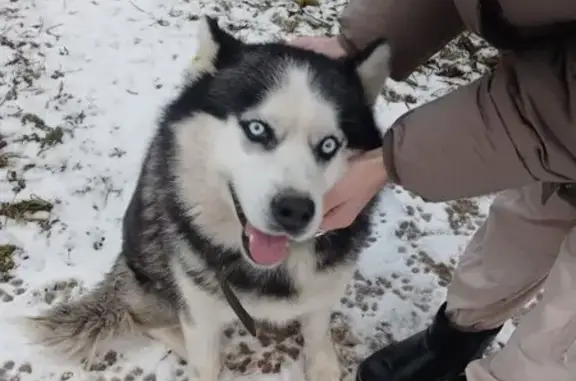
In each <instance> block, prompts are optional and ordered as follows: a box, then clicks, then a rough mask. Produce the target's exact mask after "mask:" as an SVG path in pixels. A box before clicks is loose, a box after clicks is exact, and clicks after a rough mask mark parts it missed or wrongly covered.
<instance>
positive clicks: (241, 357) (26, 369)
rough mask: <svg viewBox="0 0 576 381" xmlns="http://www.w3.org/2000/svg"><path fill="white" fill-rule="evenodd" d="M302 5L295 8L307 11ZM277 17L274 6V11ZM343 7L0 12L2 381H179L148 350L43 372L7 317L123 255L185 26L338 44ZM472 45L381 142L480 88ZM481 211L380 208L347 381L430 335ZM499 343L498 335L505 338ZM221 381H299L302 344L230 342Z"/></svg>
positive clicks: (418, 81) (486, 61) (393, 93)
mask: <svg viewBox="0 0 576 381" xmlns="http://www.w3.org/2000/svg"><path fill="white" fill-rule="evenodd" d="M302 3H305V4H311V5H309V6H306V7H304V8H302V7H301V4H302ZM272 4H273V5H272ZM344 5H345V1H342V0H338V1H329V0H323V1H322V0H321V2H320V4H317V3H316V2H315V1H310V0H309V1H300V2H295V1H292V0H290V1H284V2H283V1H275V0H274V1H273V0H267V1H259V0H242V1H239V0H237V1H223V0H222V1H210V0H162V1H159V0H92V1H87V0H0V178H1V180H0V202H2V203H1V204H0V380H1V381H8V380H10V381H12V380H14V381H17V380H41V379H47V380H62V381H64V380H88V379H96V380H114V381H120V380H124V381H133V380H136V379H142V380H146V381H153V380H155V379H161V380H181V379H184V378H185V377H186V375H185V374H184V368H183V366H182V364H181V362H180V361H179V359H178V358H177V357H176V356H175V355H173V354H171V353H170V352H169V351H168V350H167V349H166V348H165V347H163V346H162V345H161V344H158V343H155V342H152V341H150V340H148V339H145V338H141V339H134V340H131V341H130V342H127V343H120V344H118V345H117V346H115V347H114V348H111V349H110V351H109V352H104V353H102V356H101V361H100V362H99V363H98V364H96V365H94V366H92V368H91V369H89V370H85V369H83V367H82V366H81V364H75V363H64V362H61V361H55V360H54V359H49V358H47V357H45V356H44V354H42V353H41V352H40V351H39V349H38V348H34V347H31V346H29V345H27V344H26V342H25V341H24V339H23V338H22V336H21V335H20V334H19V333H18V332H17V331H16V330H14V328H13V327H12V326H10V324H8V322H7V321H3V320H2V317H7V316H13V315H15V314H32V313H34V312H36V311H38V310H40V309H42V308H46V307H48V306H49V305H51V304H53V303H56V302H58V301H59V300H62V299H63V298H68V297H74V296H77V295H79V294H80V293H82V292H83V291H84V290H86V288H89V287H90V286H91V285H92V284H94V282H96V281H98V280H99V279H100V277H101V276H102V274H103V273H104V272H105V271H106V270H107V269H108V268H109V266H110V264H111V262H112V260H113V259H114V257H115V256H116V254H117V252H118V249H119V247H120V227H121V225H120V219H121V217H122V214H123V211H124V208H125V206H126V204H127V202H128V199H129V197H130V194H131V191H132V189H133V187H134V185H135V180H136V175H137V172H138V170H139V165H140V161H141V158H142V155H143V150H144V148H145V146H146V144H147V139H148V137H149V136H150V134H151V132H152V131H153V128H154V122H155V119H156V117H157V116H158V112H159V108H160V107H161V106H162V105H163V104H164V103H165V102H166V101H167V100H168V99H169V97H170V96H172V95H173V94H174V89H175V87H176V86H177V85H178V83H179V81H180V75H181V73H182V71H183V69H184V68H185V66H186V65H188V64H189V62H190V61H189V60H190V59H191V57H192V56H193V55H194V51H195V43H196V41H195V25H194V20H195V19H197V17H198V16H199V15H201V14H209V15H212V16H215V17H218V18H219V20H220V22H221V23H222V25H223V26H224V27H226V28H227V29H228V30H231V31H233V32H234V33H235V34H237V35H238V36H241V37H242V38H245V39H246V40H248V41H256V40H270V39H278V38H284V37H287V36H292V35H294V34H333V33H335V32H336V31H337V16H338V12H339V11H340V10H341V8H342V7H343V6H344ZM490 54H491V51H490V49H488V48H486V47H485V46H484V45H482V42H481V41H479V40H476V39H474V38H471V37H466V36H464V37H462V38H461V39H459V40H458V41H456V42H455V43H453V44H452V45H451V46H450V47H448V48H447V49H445V50H444V51H443V52H441V53H440V54H439V55H438V56H437V57H435V59H434V60H431V61H430V62H428V63H427V64H426V65H424V66H423V67H422V68H421V70H420V71H419V72H418V73H416V74H414V75H413V76H412V77H411V78H410V79H409V80H408V81H406V82H404V83H392V82H391V83H390V87H389V88H388V89H386V90H385V91H384V93H383V95H384V96H383V97H382V98H381V99H380V100H379V103H378V105H377V110H376V111H377V113H378V119H379V121H380V122H381V124H382V126H383V127H387V126H388V125H390V123H391V122H392V121H393V120H394V119H395V118H397V117H398V116H399V115H401V114H402V113H403V112H405V111H406V110H408V109H410V108H412V107H414V106H415V105H417V104H419V103H422V102H424V101H426V100H430V99H432V98H434V97H436V96H438V95H440V94H442V93H444V92H446V91H449V90H450V89H451V88H453V87H454V86H456V85H458V84H462V83H466V82H468V81H470V80H471V79H473V78H475V77H477V76H478V75H479V73H481V72H482V71H483V70H486V67H487V65H490V64H491V62H492V58H490ZM488 202H489V198H484V199H480V200H463V201H458V202H452V203H447V204H426V203H424V202H422V200H420V199H419V198H417V197H415V196H412V195H411V194H409V193H407V192H405V191H403V190H401V189H399V188H389V189H386V190H385V191H384V193H383V197H382V202H381V206H380V213H379V214H378V215H376V216H375V218H376V220H377V222H378V227H377V229H376V230H377V233H378V234H377V236H375V237H374V239H373V242H372V245H371V246H370V247H368V248H366V251H365V252H364V253H363V255H362V259H361V263H360V266H359V271H358V273H357V275H356V277H355V279H354V281H353V282H352V283H351V284H350V287H349V290H348V292H347V293H346V295H342V300H341V303H340V304H339V305H336V306H334V316H333V336H334V339H335V341H336V342H337V347H338V352H339V353H340V355H341V359H342V364H343V366H344V368H346V369H347V370H353V369H354V366H355V365H356V364H357V363H358V361H359V360H360V359H362V358H363V357H364V356H366V355H367V354H368V353H369V352H370V351H371V350H373V349H375V348H377V347H379V346H382V345H384V344H386V343H389V342H391V341H394V340H398V339H401V338H403V337H405V336H407V335H409V334H411V333H413V332H415V331H416V330H419V329H421V328H423V327H425V325H426V324H427V322H428V321H429V320H430V318H431V317H432V316H433V314H434V312H435V310H436V308H437V307H438V306H439V305H440V303H441V302H442V301H443V298H444V296H445V285H446V284H447V283H448V282H449V281H450V277H451V271H452V270H453V267H454V264H455V263H456V261H457V256H458V254H459V253H460V252H461V250H462V248H463V247H464V245H465V243H466V241H467V240H468V239H469V237H470V234H471V233H473V231H474V230H475V229H476V228H477V227H478V225H479V224H480V223H481V222H482V221H483V220H484V218H485V216H486V211H487V206H488ZM508 333H509V330H508V332H505V333H504V334H503V336H502V337H503V339H505V338H506V336H507V334H508ZM225 338H226V339H227V344H226V349H225V352H226V365H227V368H228V370H227V371H226V372H225V373H224V374H223V379H224V378H226V377H231V376H235V377H240V376H241V375H243V376H244V377H256V378H258V379H259V380H264V379H270V380H272V379H286V380H287V379H294V380H296V379H300V377H301V374H300V373H299V372H300V371H299V369H300V363H299V360H298V353H299V346H300V344H301V338H300V337H298V335H297V330H295V329H293V327H289V328H288V329H287V330H285V331H283V332H275V333H271V334H270V336H269V337H263V338H262V339H261V340H260V342H257V341H256V340H253V339H251V338H249V337H248V336H247V335H246V333H245V332H243V331H242V330H241V329H239V328H238V327H231V328H230V329H229V330H228V331H227V332H226V334H225Z"/></svg>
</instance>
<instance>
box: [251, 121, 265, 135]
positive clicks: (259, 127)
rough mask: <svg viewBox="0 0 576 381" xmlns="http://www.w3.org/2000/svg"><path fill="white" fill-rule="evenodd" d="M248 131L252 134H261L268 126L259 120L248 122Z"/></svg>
mask: <svg viewBox="0 0 576 381" xmlns="http://www.w3.org/2000/svg"><path fill="white" fill-rule="evenodd" d="M248 132H250V134H251V135H252V136H261V135H262V134H265V133H266V126H264V124H262V123H261V122H257V121H252V122H248Z"/></svg>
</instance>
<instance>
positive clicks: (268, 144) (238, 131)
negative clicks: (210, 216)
mask: <svg viewBox="0 0 576 381" xmlns="http://www.w3.org/2000/svg"><path fill="white" fill-rule="evenodd" d="M389 57H390V47H389V46H388V45H387V44H386V43H385V42H383V41H378V42H375V43H373V44H372V45H370V46H369V47H368V48H366V49H365V50H364V51H362V52H360V53H359V54H358V55H356V56H355V57H347V58H342V59H331V58H328V57H326V56H324V55H321V54H317V53H313V52H310V51H306V50H303V49H300V48H296V47H292V46H288V45H285V44H282V43H266V44H247V43H244V42H242V41H240V40H238V39H236V38H235V37H233V36H231V35H230V34H228V33H226V32H225V31H223V30H222V29H221V28H219V26H218V24H217V22H216V21H214V20H212V19H210V18H204V19H202V20H200V25H199V48H198V51H197V55H196V57H195V59H194V65H193V66H194V67H193V71H191V72H190V78H191V83H192V85H191V86H201V87H203V89H204V92H205V96H204V97H203V98H202V99H201V100H198V99H196V100H195V101H199V102H201V103H202V105H201V106H200V108H201V110H202V111H203V112H204V113H206V114H209V115H210V117H211V120H212V121H211V124H214V125H215V126H214V134H213V135H212V136H213V138H212V140H213V141H215V142H216V145H215V147H214V148H213V149H212V150H211V151H212V155H213V156H212V158H211V160H212V162H213V165H214V168H215V170H216V171H217V172H219V173H220V175H221V176H222V178H223V179H225V181H226V183H227V192H228V198H229V200H230V201H231V205H233V206H234V208H235V212H236V216H235V217H238V219H239V221H240V222H241V223H242V225H243V227H244V229H243V231H244V238H245V240H244V243H245V245H244V247H245V249H246V252H247V254H248V255H249V256H250V258H251V259H252V260H253V261H254V262H255V263H256V264H260V265H264V266H267V265H274V264H276V263H278V262H280V259H283V257H282V255H283V254H282V253H284V252H286V251H287V250H288V247H287V246H288V245H289V243H290V242H291V241H295V242H301V241H306V240H309V239H311V238H313V237H314V236H315V234H316V233H317V231H318V228H319V225H320V223H321V220H322V211H323V205H322V199H323V196H324V194H325V193H326V192H327V191H328V190H329V189H330V188H331V187H332V186H333V185H334V184H335V183H336V182H337V181H338V180H339V179H340V178H341V177H342V176H343V174H344V173H345V172H346V169H347V163H348V159H349V157H350V155H352V154H353V153H355V152H357V151H366V150H370V149H375V148H377V147H379V146H380V145H381V140H380V139H381V136H380V131H379V130H378V128H377V125H376V123H375V120H374V118H373V112H372V105H373V102H374V100H375V99H376V96H377V95H378V93H379V91H380V89H381V87H382V85H383V83H384V81H385V80H386V78H387V76H388V65H389Z"/></svg>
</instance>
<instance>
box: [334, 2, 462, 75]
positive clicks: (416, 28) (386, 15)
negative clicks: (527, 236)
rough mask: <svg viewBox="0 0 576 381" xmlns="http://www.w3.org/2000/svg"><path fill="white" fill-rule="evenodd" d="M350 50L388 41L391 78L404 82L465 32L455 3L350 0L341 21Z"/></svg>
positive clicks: (344, 41)
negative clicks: (374, 42)
mask: <svg viewBox="0 0 576 381" xmlns="http://www.w3.org/2000/svg"><path fill="white" fill-rule="evenodd" d="M340 29H341V35H340V40H341V41H342V42H343V43H344V46H345V47H347V48H348V49H349V50H352V51H354V50H357V49H362V48H363V47H365V46H366V45H367V44H369V43H370V42H372V41H373V40H375V39H377V38H382V37H384V38H386V39H387V40H388V41H389V42H390V45H391V46H392V49H393V61H392V64H391V68H392V72H391V78H392V79H394V80H397V81H399V80H403V79H404V78H406V77H407V76H408V75H410V74H411V73H412V72H413V71H414V70H415V69H416V68H417V67H418V66H419V65H420V64H422V63H423V62H424V61H426V60H427V59H428V58H430V57H431V56H432V55H434V54H435V53H436V52H437V51H438V50H440V49H441V48H442V47H443V46H444V45H446V44H447V43H448V42H449V41H450V40H451V39H453V38H454V37H456V35H458V34H459V33H460V32H462V31H463V30H464V25H463V23H462V21H461V19H460V16H459V14H458V12H457V10H456V8H455V6H454V2H453V0H350V2H349V3H348V6H347V8H346V9H345V10H344V12H343V13H342V16H341V19H340Z"/></svg>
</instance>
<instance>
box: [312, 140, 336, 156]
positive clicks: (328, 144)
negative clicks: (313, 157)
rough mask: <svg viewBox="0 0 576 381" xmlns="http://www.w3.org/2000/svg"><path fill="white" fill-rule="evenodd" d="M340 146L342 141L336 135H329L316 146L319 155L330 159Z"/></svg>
mask: <svg viewBox="0 0 576 381" xmlns="http://www.w3.org/2000/svg"><path fill="white" fill-rule="evenodd" d="M339 148H340V141H339V140H338V139H336V138H335V137H334V136H328V137H326V138H324V139H322V141H321V142H320V143H318V145H317V146H316V152H317V153H318V156H319V157H320V158H321V159H323V160H329V159H330V158H331V157H332V156H334V154H335V153H336V152H337V151H338V149H339Z"/></svg>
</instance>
